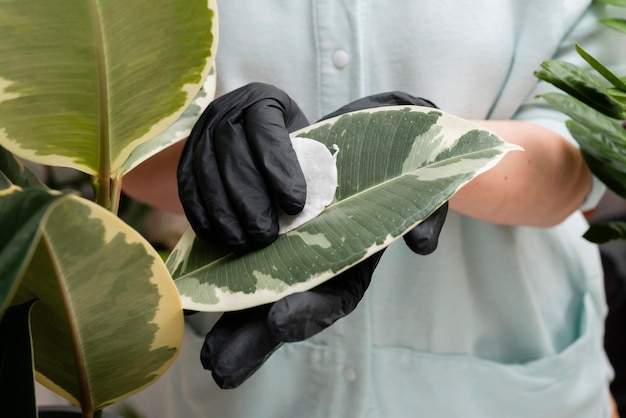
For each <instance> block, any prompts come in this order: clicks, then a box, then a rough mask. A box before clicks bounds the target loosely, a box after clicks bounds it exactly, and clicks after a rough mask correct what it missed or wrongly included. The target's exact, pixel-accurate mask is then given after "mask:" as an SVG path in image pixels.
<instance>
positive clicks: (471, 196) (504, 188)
mask: <svg viewBox="0 0 626 418" xmlns="http://www.w3.org/2000/svg"><path fill="white" fill-rule="evenodd" d="M476 123H478V124H480V125H482V126H484V127H485V128H487V129H489V130H491V131H492V132H494V133H495V134H497V135H499V136H500V137H501V138H503V139H504V140H506V141H508V142H511V143H513V144H517V145H519V146H521V147H522V148H524V150H525V151H524V152H511V153H509V154H507V155H506V156H505V157H504V158H503V160H502V161H501V162H500V163H499V164H498V165H497V166H496V167H494V168H493V169H492V170H490V171H488V172H486V173H484V174H481V175H480V176H478V177H476V178H475V179H474V180H473V181H471V182H470V183H469V184H467V185H466V186H465V187H464V188H462V189H461V190H460V191H459V192H457V194H455V195H454V196H453V197H452V199H451V200H450V208H451V209H453V210H455V211H457V212H460V213H462V214H464V215H467V216H471V217H474V218H478V219H481V220H485V221H489V222H493V223H498V224H506V225H527V226H538V227H548V226H553V225H556V224H558V223H560V222H561V221H563V220H564V219H565V218H566V217H567V216H569V215H570V214H571V213H572V212H574V211H575V210H576V209H577V208H578V207H579V206H580V205H581V203H582V202H583V201H584V199H585V197H586V195H587V193H588V192H589V190H590V187H591V174H590V172H589V169H588V168H587V166H586V165H585V163H584V161H583V159H582V156H581V154H580V152H579V150H578V149H577V148H576V147H575V146H574V145H572V144H571V143H569V142H568V141H567V140H566V139H565V138H563V137H561V136H560V135H558V134H556V133H555V132H553V131H551V130H549V129H546V128H543V127H540V126H536V125H533V124H530V123H526V122H520V121H476Z"/></svg>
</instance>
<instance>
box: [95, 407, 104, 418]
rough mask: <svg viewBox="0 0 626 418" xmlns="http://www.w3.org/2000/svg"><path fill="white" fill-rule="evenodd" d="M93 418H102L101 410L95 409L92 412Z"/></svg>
mask: <svg viewBox="0 0 626 418" xmlns="http://www.w3.org/2000/svg"><path fill="white" fill-rule="evenodd" d="M93 418H102V409H96V410H95V411H93Z"/></svg>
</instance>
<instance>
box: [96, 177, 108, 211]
mask: <svg viewBox="0 0 626 418" xmlns="http://www.w3.org/2000/svg"><path fill="white" fill-rule="evenodd" d="M96 203H97V204H99V205H100V206H102V207H103V208H107V209H109V208H110V206H111V179H110V178H109V177H108V176H104V175H102V173H101V175H100V176H98V187H97V193H96Z"/></svg>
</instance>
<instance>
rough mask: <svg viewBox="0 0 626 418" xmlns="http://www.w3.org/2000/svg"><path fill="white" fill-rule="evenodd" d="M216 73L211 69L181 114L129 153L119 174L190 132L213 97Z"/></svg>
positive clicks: (184, 137) (185, 136)
mask: <svg viewBox="0 0 626 418" xmlns="http://www.w3.org/2000/svg"><path fill="white" fill-rule="evenodd" d="M216 81H217V79H216V73H215V69H212V70H211V72H210V73H209V75H208V77H207V78H206V80H205V82H204V84H203V86H202V89H200V91H199V92H198V94H197V95H196V97H195V98H194V100H193V102H192V103H191V104H190V105H189V106H187V108H186V109H185V111H184V112H183V114H182V115H180V117H179V118H178V120H177V121H176V122H174V123H173V124H172V125H171V126H170V127H168V128H167V129H166V130H165V131H163V133H161V134H159V135H157V136H156V137H154V138H152V139H150V140H149V141H147V142H144V143H143V144H141V145H139V146H138V147H137V148H135V150H134V151H133V152H132V153H131V154H130V156H129V157H128V159H127V160H126V162H124V164H123V165H122V168H121V170H120V174H121V175H122V176H123V175H124V174H126V173H128V172H129V171H130V170H132V169H133V168H135V167H137V166H138V165H139V164H141V163H142V162H144V161H145V160H147V159H148V158H150V157H152V156H153V155H155V154H157V153H158V152H159V151H161V150H163V149H165V148H167V147H169V146H170V145H173V144H175V143H176V142H178V141H181V140H183V139H186V138H187V137H188V136H189V134H190V133H191V128H193V126H194V125H195V124H196V122H197V121H198V118H199V117H200V115H201V114H202V112H203V111H204V109H206V107H207V106H208V105H209V103H210V102H211V101H212V100H213V98H214V97H215V87H216Z"/></svg>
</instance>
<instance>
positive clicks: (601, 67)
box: [576, 44, 626, 91]
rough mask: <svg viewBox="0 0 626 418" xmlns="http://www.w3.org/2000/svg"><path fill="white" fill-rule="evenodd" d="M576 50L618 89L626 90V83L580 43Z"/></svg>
mask: <svg viewBox="0 0 626 418" xmlns="http://www.w3.org/2000/svg"><path fill="white" fill-rule="evenodd" d="M576 51H577V52H578V54H579V55H580V56H581V57H582V58H583V59H584V60H585V61H587V63H589V65H591V67H593V69H595V70H596V71H597V72H599V73H600V74H601V75H602V76H603V77H604V78H605V79H607V81H608V82H610V83H611V84H613V86H614V87H615V88H616V89H619V90H622V91H626V84H625V83H624V82H623V81H622V80H621V79H620V78H619V77H618V76H616V75H615V74H613V73H612V72H611V71H610V70H609V69H608V68H606V67H605V66H604V65H602V64H601V63H600V62H599V61H598V60H597V59H595V58H594V57H592V56H591V55H590V54H589V53H588V52H587V51H585V50H584V49H583V48H582V47H581V46H580V45H578V44H576Z"/></svg>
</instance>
